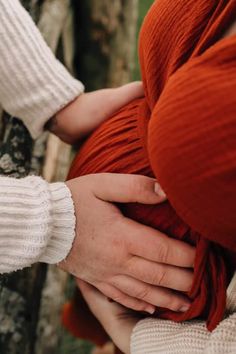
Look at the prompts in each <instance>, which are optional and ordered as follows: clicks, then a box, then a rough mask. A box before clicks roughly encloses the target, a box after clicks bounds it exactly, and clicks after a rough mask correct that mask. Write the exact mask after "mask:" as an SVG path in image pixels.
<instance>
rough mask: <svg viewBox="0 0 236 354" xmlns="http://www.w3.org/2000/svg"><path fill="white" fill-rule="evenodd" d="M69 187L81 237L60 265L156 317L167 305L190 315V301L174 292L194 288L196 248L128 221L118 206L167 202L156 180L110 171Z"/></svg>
mask: <svg viewBox="0 0 236 354" xmlns="http://www.w3.org/2000/svg"><path fill="white" fill-rule="evenodd" d="M67 186H68V187H69V189H70V190H71V194H72V198H73V200H74V205H75V213H76V218H77V225H76V237H75V241H74V244H73V247H72V249H71V252H70V253H69V255H68V257H67V258H66V260H65V261H63V262H61V263H60V267H61V268H63V269H64V270H66V271H67V272H69V273H71V274H73V275H75V276H76V277H78V278H80V279H82V280H84V281H86V282H88V283H90V284H91V285H93V286H95V287H96V288H97V289H98V290H100V291H101V292H102V293H103V294H104V295H106V296H107V297H109V298H111V299H113V300H115V301H116V302H118V303H120V304H122V305H124V306H126V307H129V308H132V309H134V310H138V311H146V312H149V313H153V312H154V311H155V306H161V307H166V308H169V309H171V310H174V311H186V310H187V307H188V305H189V301H188V300H187V299H186V298H185V297H184V296H183V295H181V294H179V293H178V292H177V291H175V292H174V291H172V290H170V289H175V290H180V291H189V290H190V288H191V285H192V280H193V272H192V270H190V269H189V268H191V267H193V264H194V257H195V249H194V248H193V247H191V246H190V245H187V244H185V243H183V242H180V241H178V240H174V239H171V238H169V237H167V236H165V235H164V234H162V233H161V232H159V231H157V230H153V229H151V228H150V227H147V226H144V225H141V224H138V223H137V222H135V221H133V220H130V219H127V218H126V217H124V216H123V215H122V214H121V212H120V210H119V209H118V208H117V207H116V206H115V205H113V204H112V202H118V203H119V202H120V203H126V202H138V203H144V204H145V203H146V204H157V203H160V202H162V201H163V200H165V196H164V195H163V193H161V189H160V187H159V185H158V184H157V183H156V181H155V180H154V179H152V178H148V177H143V176H136V175H122V174H109V173H107V174H106V173H104V174H97V175H87V176H83V177H79V178H76V179H74V180H71V181H68V182H67ZM155 190H156V192H155Z"/></svg>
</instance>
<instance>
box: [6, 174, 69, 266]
mask: <svg viewBox="0 0 236 354" xmlns="http://www.w3.org/2000/svg"><path fill="white" fill-rule="evenodd" d="M0 189H1V192H0V225H1V227H0V259H1V262H0V273H8V272H11V271H15V270H18V269H21V268H24V267H29V266H31V265H32V264H33V263H35V262H46V263H51V264H53V263H57V262H59V261H61V260H63V259H64V258H65V257H66V256H67V254H68V252H69V251H70V248H71V246H72V242H73V239H74V236H75V231H74V230H75V216H74V206H73V202H72V198H71V194H70V191H69V189H68V188H67V187H66V185H65V184H64V183H61V182H59V183H54V184H49V183H47V182H46V181H44V180H43V179H42V178H40V177H35V176H31V177H26V178H23V179H19V180H17V179H14V178H10V177H0Z"/></svg>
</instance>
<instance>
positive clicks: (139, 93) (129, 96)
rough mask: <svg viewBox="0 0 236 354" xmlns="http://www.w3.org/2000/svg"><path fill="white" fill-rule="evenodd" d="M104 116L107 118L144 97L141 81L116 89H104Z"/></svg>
mask: <svg viewBox="0 0 236 354" xmlns="http://www.w3.org/2000/svg"><path fill="white" fill-rule="evenodd" d="M104 92H105V93H106V95H107V97H106V102H107V104H106V106H105V107H106V108H107V112H106V115H107V116H109V115H110V114H113V113H114V112H116V111H118V110H119V109H120V108H122V107H123V106H125V105H126V104H128V103H130V102H131V101H133V100H135V99H136V98H140V97H143V96H144V90H143V83H142V82H141V81H135V82H131V83H129V84H126V85H123V86H121V87H118V88H113V89H106V91H104Z"/></svg>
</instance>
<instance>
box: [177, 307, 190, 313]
mask: <svg viewBox="0 0 236 354" xmlns="http://www.w3.org/2000/svg"><path fill="white" fill-rule="evenodd" d="M189 308H190V305H184V306H182V307H181V308H180V309H179V311H180V312H186V311H188V310H189Z"/></svg>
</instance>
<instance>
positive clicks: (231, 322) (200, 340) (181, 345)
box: [131, 275, 236, 354]
mask: <svg viewBox="0 0 236 354" xmlns="http://www.w3.org/2000/svg"><path fill="white" fill-rule="evenodd" d="M227 308H228V312H229V313H232V315H229V317H227V318H226V319H225V320H223V321H222V322H221V323H220V324H219V325H218V327H217V328H216V329H215V330H214V331H213V332H212V333H210V332H208V331H207V330H206V326H205V323H204V322H203V321H191V322H184V323H174V322H172V321H165V320H160V319H154V318H153V319H152V318H147V319H145V320H142V321H139V322H138V324H137V325H136V326H135V328H134V331H133V334H132V338H131V354H159V353H160V354H235V353H236V336H235V333H236V313H235V310H236V275H235V276H234V277H233V279H232V281H231V283H230V285H229V287H228V299H227Z"/></svg>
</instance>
